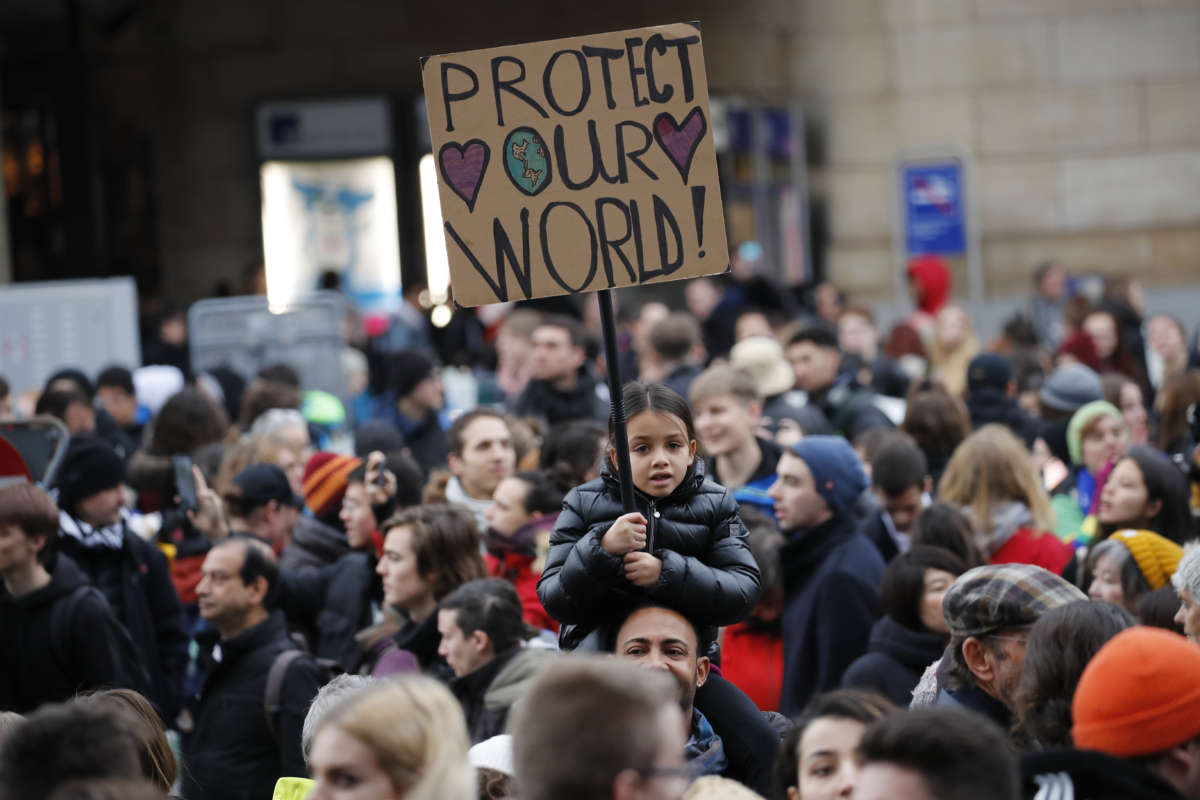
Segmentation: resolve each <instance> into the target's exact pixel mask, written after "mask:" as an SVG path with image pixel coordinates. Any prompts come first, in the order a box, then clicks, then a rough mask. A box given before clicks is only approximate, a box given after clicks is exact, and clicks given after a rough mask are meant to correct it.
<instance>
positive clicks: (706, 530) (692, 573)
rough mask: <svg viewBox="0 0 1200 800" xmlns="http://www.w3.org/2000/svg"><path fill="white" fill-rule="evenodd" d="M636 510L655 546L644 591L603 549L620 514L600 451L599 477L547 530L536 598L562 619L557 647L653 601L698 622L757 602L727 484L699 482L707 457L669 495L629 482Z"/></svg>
mask: <svg viewBox="0 0 1200 800" xmlns="http://www.w3.org/2000/svg"><path fill="white" fill-rule="evenodd" d="M634 493H635V495H636V497H637V507H638V510H639V511H641V513H642V514H643V515H644V516H645V517H646V519H647V520H649V523H650V524H649V526H648V530H647V534H648V536H649V537H650V538H652V539H653V542H654V548H653V553H654V555H656V556H657V557H658V558H660V559H662V562H663V565H662V575H661V576H660V577H659V579H658V583H656V584H655V585H654V586H651V587H650V588H648V589H641V588H639V587H636V586H634V585H633V584H632V583H630V582H629V581H627V580H626V579H625V575H624V566H623V560H622V558H621V557H619V556H614V555H610V554H609V553H607V552H605V550H604V548H603V547H601V545H600V541H601V539H602V538H603V537H604V534H605V533H606V532H607V531H608V529H609V528H610V527H611V526H612V524H613V523H614V522H615V521H616V519H617V517H620V516H621V515H622V514H623V513H624V512H623V511H622V508H621V494H620V483H619V481H618V479H617V476H616V475H615V474H614V472H613V470H612V469H611V467H610V465H609V462H608V460H607V459H606V460H605V461H604V463H603V465H602V466H601V475H600V477H599V478H596V479H595V480H593V481H588V482H587V483H585V484H583V485H582V486H577V487H575V488H574V489H572V490H571V491H570V492H569V493H568V494H567V496H566V498H565V499H564V500H563V511H562V513H560V514H559V515H558V521H557V522H556V523H555V525H554V532H553V533H552V534H551V536H550V553H549V555H548V556H547V558H546V566H545V568H543V570H542V577H541V578H540V579H539V580H538V587H537V589H538V599H540V600H541V601H542V606H543V607H544V608H545V609H546V612H547V613H548V614H550V616H552V617H554V618H555V619H557V620H558V621H559V622H561V623H563V629H562V631H560V634H559V639H560V642H561V643H562V645H563V647H565V648H567V649H571V648H573V647H575V646H576V645H577V644H578V643H579V642H580V641H582V640H583V638H584V637H585V636H586V635H587V633H588V632H590V631H591V630H594V629H596V628H599V627H602V626H604V625H606V624H607V623H611V622H612V621H614V620H616V619H619V618H621V617H622V616H623V614H624V612H626V611H627V610H628V609H629V608H630V607H632V606H633V605H635V604H636V603H638V602H639V601H643V600H651V601H653V602H655V603H661V604H662V605H664V606H668V607H670V608H673V609H675V610H676V611H678V612H679V613H681V614H683V615H684V616H685V617H687V618H688V619H689V620H691V621H692V623H694V624H696V625H701V626H709V625H732V624H734V623H735V622H740V621H741V620H743V619H745V617H746V616H747V615H749V613H750V612H751V610H753V608H754V606H755V604H756V603H757V602H758V591H759V583H758V581H759V575H758V565H757V564H756V563H755V561H754V557H753V556H752V555H751V554H750V546H749V544H747V541H746V527H745V526H744V525H743V524H742V520H741V518H740V517H738V513H737V503H735V502H734V499H733V495H732V494H730V492H729V490H728V489H726V488H724V487H723V486H719V485H717V484H715V483H713V482H712V481H709V480H705V477H704V462H703V461H701V460H700V459H696V462H695V466H694V467H693V469H692V471H691V472H690V473H689V474H688V476H687V477H685V478H684V480H683V482H682V483H680V484H679V486H678V487H676V489H675V491H674V492H672V493H671V494H670V495H668V496H667V497H663V498H651V497H648V496H647V495H645V494H643V493H642V492H640V491H636V490H635V492H634Z"/></svg>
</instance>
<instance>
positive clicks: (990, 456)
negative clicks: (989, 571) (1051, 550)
mask: <svg viewBox="0 0 1200 800" xmlns="http://www.w3.org/2000/svg"><path fill="white" fill-rule="evenodd" d="M938 499H939V500H943V501H945V502H947V503H950V504H951V505H955V506H958V507H960V508H963V509H965V510H966V512H967V517H968V518H969V519H970V520H971V528H972V529H973V531H974V534H975V540H976V543H977V544H978V545H979V546H980V547H981V549H982V550H983V552H985V553H990V552H991V548H990V547H989V546H988V543H987V532H988V531H989V530H990V529H991V526H992V507H993V506H994V505H996V504H998V503H1003V502H1005V501H1013V502H1018V503H1024V504H1025V506H1026V507H1028V508H1029V513H1030V514H1032V515H1033V527H1034V530H1035V531H1048V530H1050V529H1052V528H1053V527H1054V511H1053V510H1052V509H1051V507H1050V498H1049V497H1047V496H1046V491H1045V490H1044V489H1043V488H1042V484H1041V481H1039V480H1038V475H1037V472H1036V471H1035V470H1034V468H1033V460H1032V459H1031V458H1030V455H1029V453H1028V452H1027V451H1026V450H1025V446H1024V445H1023V444H1021V441H1020V440H1019V439H1017V437H1016V436H1014V435H1013V434H1012V433H1011V432H1010V431H1009V430H1008V428H1005V427H1004V426H1003V425H994V424H993V425H984V426H983V427H982V428H980V429H979V430H977V431H975V433H973V434H971V435H970V436H968V437H967V438H966V439H965V440H963V443H962V444H960V445H959V446H958V448H957V449H956V450H955V451H954V455H953V456H951V458H950V463H949V464H947V465H946V471H945V473H943V474H942V480H941V483H939V484H938Z"/></svg>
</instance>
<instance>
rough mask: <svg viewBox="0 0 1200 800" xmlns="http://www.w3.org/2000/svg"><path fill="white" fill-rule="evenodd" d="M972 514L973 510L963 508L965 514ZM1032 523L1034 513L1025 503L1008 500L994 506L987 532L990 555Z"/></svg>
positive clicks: (966, 507)
mask: <svg viewBox="0 0 1200 800" xmlns="http://www.w3.org/2000/svg"><path fill="white" fill-rule="evenodd" d="M970 512H971V509H970V507H969V506H964V507H963V513H965V514H968V515H969V514H970ZM1032 523H1033V513H1032V512H1031V511H1030V510H1029V506H1027V505H1025V504H1024V503H1019V502H1017V501H1016V500H1006V501H1004V502H1003V503H997V504H996V505H994V506H992V519H991V522H990V524H989V525H988V529H987V531H985V533H986V535H987V547H988V553H995V552H996V551H997V550H999V549H1000V548H1001V547H1003V546H1004V544H1005V543H1006V542H1007V541H1008V540H1009V539H1011V538H1012V537H1013V534H1015V533H1016V532H1017V531H1018V530H1020V529H1021V528H1023V527H1025V526H1027V525H1031V524H1032Z"/></svg>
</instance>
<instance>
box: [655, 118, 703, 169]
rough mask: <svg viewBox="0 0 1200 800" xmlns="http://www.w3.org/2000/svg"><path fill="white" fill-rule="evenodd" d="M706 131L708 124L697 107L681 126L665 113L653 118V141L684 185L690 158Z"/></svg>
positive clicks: (690, 164)
mask: <svg viewBox="0 0 1200 800" xmlns="http://www.w3.org/2000/svg"><path fill="white" fill-rule="evenodd" d="M707 131H708V122H707V121H706V120H705V119H704V112H702V111H701V110H700V108H699V106H697V107H696V108H693V109H692V110H691V111H689V112H688V115H687V116H686V117H684V118H683V124H682V125H680V124H678V123H676V122H675V118H674V117H673V116H671V115H670V114H668V113H667V112H665V111H664V112H663V113H661V114H659V115H658V116H657V117H655V118H654V139H655V141H657V142H658V146H659V147H661V148H662V149H663V152H665V153H666V154H667V157H668V158H670V159H671V163H672V164H674V165H675V168H676V169H677V170H679V177H681V178H683V182H684V183H687V179H688V172H689V171H690V170H691V168H692V157H693V156H695V155H696V148H697V147H699V146H700V140H701V139H703V138H704V134H705V133H706V132H707Z"/></svg>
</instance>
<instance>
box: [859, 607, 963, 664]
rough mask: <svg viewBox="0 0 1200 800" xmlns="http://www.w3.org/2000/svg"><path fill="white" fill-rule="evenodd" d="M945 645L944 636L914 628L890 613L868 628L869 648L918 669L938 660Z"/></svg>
mask: <svg viewBox="0 0 1200 800" xmlns="http://www.w3.org/2000/svg"><path fill="white" fill-rule="evenodd" d="M945 647H946V642H945V639H944V638H943V637H942V636H940V635H939V634H936V633H930V632H928V631H914V630H912V629H911V628H906V627H904V626H903V625H901V624H900V623H899V622H896V620H894V619H892V618H891V617H880V619H879V621H878V622H876V623H875V625H874V627H872V628H871V641H870V645H869V649H870V650H871V651H873V652H879V653H885V654H887V655H889V656H891V657H892V658H894V659H896V660H897V661H899V662H900V663H901V664H903V665H904V666H906V667H909V668H911V669H913V670H915V671H917V672H920V671H921V670H923V669H925V667H926V666H927V665H928V664H930V663H932V662H934V661H937V660H938V658H939V657H941V655H942V652H943V651H944V650H945Z"/></svg>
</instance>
